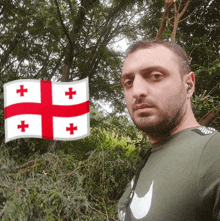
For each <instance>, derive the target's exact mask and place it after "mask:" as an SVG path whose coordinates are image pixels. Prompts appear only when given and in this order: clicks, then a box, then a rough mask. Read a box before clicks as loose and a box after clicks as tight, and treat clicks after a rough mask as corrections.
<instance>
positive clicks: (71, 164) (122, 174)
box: [0, 145, 135, 220]
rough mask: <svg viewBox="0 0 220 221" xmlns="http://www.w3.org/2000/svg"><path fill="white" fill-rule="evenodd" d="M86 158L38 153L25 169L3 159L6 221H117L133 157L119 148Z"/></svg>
mask: <svg viewBox="0 0 220 221" xmlns="http://www.w3.org/2000/svg"><path fill="white" fill-rule="evenodd" d="M87 155H88V157H87V159H85V160H78V158H77V159H76V158H75V157H74V155H69V154H63V153H62V152H60V153H58V154H52V153H46V154H42V155H38V154H35V155H33V156H32V157H30V158H29V159H28V161H27V163H25V164H22V165H19V164H17V163H15V162H14V161H13V159H9V158H8V157H6V156H5V157H4V158H3V157H1V162H0V165H1V183H0V217H1V220H116V207H115V206H116V203H117V201H118V199H119V198H120V196H121V194H122V193H123V191H124V188H125V186H126V184H127V183H128V182H129V181H130V180H131V178H132V176H133V172H134V169H135V167H134V157H133V156H132V155H126V149H124V148H123V147H122V146H120V145H117V146H115V147H111V148H110V147H106V148H103V147H101V146H100V147H99V148H97V149H95V150H94V151H92V152H90V153H89V154H87Z"/></svg>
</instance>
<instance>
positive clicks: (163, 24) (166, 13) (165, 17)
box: [156, 1, 173, 39]
mask: <svg viewBox="0 0 220 221" xmlns="http://www.w3.org/2000/svg"><path fill="white" fill-rule="evenodd" d="M172 5H173V1H171V2H170V1H168V2H167V1H165V11H164V13H163V19H162V22H161V25H160V28H159V30H158V32H157V37H156V38H157V39H161V38H162V34H163V31H164V29H165V28H166V22H167V20H168V19H169V12H170V8H171V6H172Z"/></svg>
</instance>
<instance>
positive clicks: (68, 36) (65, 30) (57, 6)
mask: <svg viewBox="0 0 220 221" xmlns="http://www.w3.org/2000/svg"><path fill="white" fill-rule="evenodd" d="M54 2H55V4H56V8H57V13H58V15H59V18H60V23H61V25H62V28H63V31H64V33H65V35H66V37H67V38H68V40H69V44H70V47H71V48H72V45H73V43H72V41H71V38H70V35H69V33H68V31H67V29H66V27H65V25H64V23H63V18H62V15H61V12H60V8H59V5H58V2H57V0H54Z"/></svg>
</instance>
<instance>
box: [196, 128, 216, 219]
mask: <svg viewBox="0 0 220 221" xmlns="http://www.w3.org/2000/svg"><path fill="white" fill-rule="evenodd" d="M197 183H198V190H199V198H200V202H201V211H202V212H201V214H202V216H203V217H204V216H207V217H209V218H207V219H206V220H210V218H211V217H212V218H214V220H217V219H216V217H218V216H220V204H219V201H220V133H219V132H218V131H215V132H214V133H213V134H212V135H210V136H209V139H208V140H207V142H206V144H205V146H204V147H203V150H202V153H201V156H200V160H199V164H198V168H197Z"/></svg>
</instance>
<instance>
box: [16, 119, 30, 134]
mask: <svg viewBox="0 0 220 221" xmlns="http://www.w3.org/2000/svg"><path fill="white" fill-rule="evenodd" d="M20 128H21V132H25V128H28V124H24V120H22V121H21V125H18V129H20Z"/></svg>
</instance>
